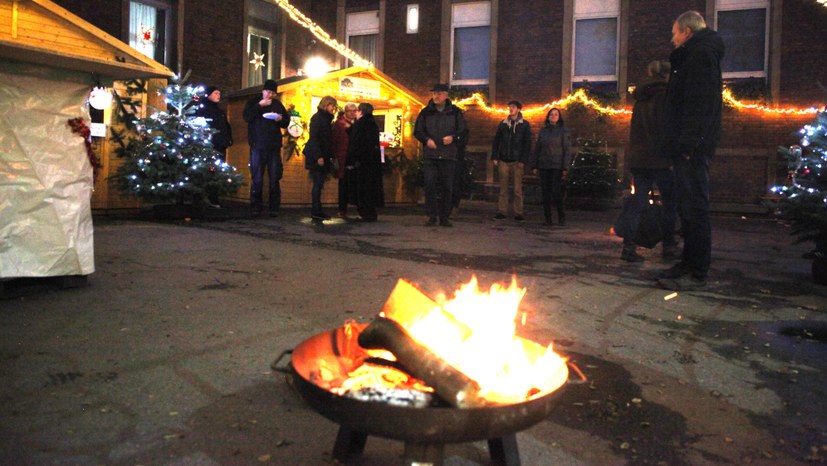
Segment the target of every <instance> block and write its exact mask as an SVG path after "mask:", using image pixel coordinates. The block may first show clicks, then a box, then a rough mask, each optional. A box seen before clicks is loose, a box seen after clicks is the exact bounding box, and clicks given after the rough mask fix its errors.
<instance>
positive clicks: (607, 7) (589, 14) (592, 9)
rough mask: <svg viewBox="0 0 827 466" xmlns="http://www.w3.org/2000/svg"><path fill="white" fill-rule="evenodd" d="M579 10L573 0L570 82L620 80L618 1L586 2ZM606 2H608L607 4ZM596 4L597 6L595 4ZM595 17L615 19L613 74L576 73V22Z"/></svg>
mask: <svg viewBox="0 0 827 466" xmlns="http://www.w3.org/2000/svg"><path fill="white" fill-rule="evenodd" d="M583 3H585V4H586V6H584V7H583V8H582V10H581V11H580V12H578V11H577V10H578V8H577V6H578V0H575V6H574V15H573V17H572V34H571V83H572V85H575V84H582V83H583V82H585V81H588V82H590V83H604V82H605V83H608V82H614V83H616V85H617V83H618V82H619V81H620V39H621V37H620V19H621V18H620V2H619V1H617V0H616V2H615V4H614V5H612V4H611V3H608V2H593V1H592V2H588V1H584V2H583ZM607 3H608V4H607ZM595 5H597V7H596V6H595ZM595 19H614V20H615V59H614V62H615V69H614V74H611V75H608V74H606V75H577V74H576V73H577V22H578V21H587V20H595Z"/></svg>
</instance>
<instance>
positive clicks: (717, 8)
mask: <svg viewBox="0 0 827 466" xmlns="http://www.w3.org/2000/svg"><path fill="white" fill-rule="evenodd" d="M56 3H58V4H60V5H61V6H63V7H65V8H67V9H68V10H70V11H72V12H74V13H75V14H77V15H79V16H81V17H82V18H84V19H86V20H87V21H89V22H91V23H93V24H95V25H97V26H98V27H100V28H101V29H103V30H105V31H107V32H109V33H110V34H112V35H114V36H116V37H120V38H121V39H122V40H124V41H125V42H127V43H130V40H131V41H132V43H133V44H134V43H136V39H135V37H136V36H139V35H140V33H141V32H142V30H141V29H140V28H144V30H143V31H144V32H146V31H147V30H151V33H152V34H155V37H153V39H154V43H153V47H150V48H149V49H148V50H147V52H146V53H148V54H152V55H153V57H154V58H155V59H156V60H158V61H160V62H162V63H164V64H166V65H167V66H168V67H170V68H171V69H173V70H178V71H179V72H182V71H186V70H192V78H191V81H193V82H203V83H211V84H216V85H219V86H221V87H222V89H224V90H225V92H228V93H232V92H233V91H237V90H240V89H244V88H247V87H251V86H255V85H259V84H260V83H261V82H263V80H264V79H267V78H271V77H272V78H276V79H277V78H280V77H286V76H293V75H296V74H297V73H298V72H299V70H300V69H301V68H302V67H303V66H304V63H305V61H306V60H307V59H308V58H310V57H311V56H321V57H323V58H325V59H326V60H327V61H328V63H330V64H331V66H332V67H333V68H339V67H344V66H347V63H346V60H345V59H344V58H342V57H340V56H338V55H337V54H336V53H335V52H333V51H332V50H331V49H330V48H329V47H327V46H326V45H325V44H323V43H321V41H319V40H317V39H316V38H315V37H314V36H313V35H312V34H310V32H309V31H308V30H306V29H305V28H304V27H302V26H300V25H299V24H297V23H296V22H294V21H292V20H290V18H289V17H288V15H287V14H286V13H285V12H284V11H283V10H282V9H280V8H279V7H278V6H277V1H275V0H198V1H195V0H131V1H130V0H121V1H120V2H111V1H104V0H56ZM113 3H116V5H119V6H120V8H114V9H113V8H112V4H113ZM290 4H291V5H293V6H295V7H296V8H298V9H299V10H301V11H302V12H303V13H304V14H306V15H307V16H308V17H310V18H311V19H312V20H313V21H314V22H315V23H316V24H317V25H318V26H319V27H321V28H322V29H324V30H325V31H327V32H328V33H330V35H331V36H333V37H335V38H336V39H338V40H339V41H340V42H342V43H346V44H349V45H350V46H351V48H353V49H354V50H356V51H357V52H359V53H360V54H361V55H363V56H365V57H366V58H368V59H370V60H372V61H373V62H374V63H375V64H376V66H377V68H379V69H380V70H382V71H383V72H385V73H386V74H387V75H389V76H392V77H393V78H394V79H396V80H397V81H398V82H400V83H401V84H403V85H405V86H406V87H408V88H409V89H411V90H413V91H414V92H415V93H417V94H418V95H419V96H420V97H421V98H422V99H423V100H425V101H427V99H428V97H429V93H428V90H429V89H430V86H431V85H432V84H433V83H435V82H450V83H451V84H452V86H454V87H455V88H456V89H457V92H458V93H462V92H466V93H470V92H471V91H480V92H482V93H483V94H484V95H485V96H486V99H487V100H488V101H489V102H491V103H492V104H493V105H496V106H504V104H505V103H506V102H508V101H509V100H511V99H518V100H520V101H522V102H523V104H524V106H525V107H536V106H540V105H543V104H545V103H548V102H551V101H554V100H557V99H560V98H561V97H565V96H566V95H568V94H569V93H570V92H571V91H572V90H573V89H577V88H579V87H583V86H586V85H588V86H589V87H590V89H591V92H592V93H593V95H598V96H601V97H602V100H603V101H604V102H607V103H608V104H610V105H613V106H616V107H623V106H630V105H631V102H630V101H629V102H627V99H628V92H627V90H628V89H629V87H630V86H633V85H634V84H635V83H637V82H640V81H641V80H642V79H643V76H644V72H645V68H646V64H647V63H648V62H649V61H651V60H656V59H666V58H667V57H668V55H669V52H670V51H671V44H670V42H669V40H670V28H671V23H672V20H673V19H674V18H675V17H676V16H677V15H678V14H680V13H681V12H683V11H686V10H689V9H695V10H698V11H700V12H702V13H703V14H704V16H705V17H706V18H707V21H708V23H709V24H710V26H711V27H713V28H714V29H716V30H718V31H719V33H721V35H722V36H723V37H724V39H725V42H726V44H727V58H726V61H725V63H724V67H725V70H726V72H725V78H726V80H727V81H728V83H729V86H730V88H731V89H733V91H734V92H735V94H736V98H739V99H742V100H746V101H750V102H755V101H759V102H761V103H763V104H765V105H767V106H770V107H787V106H793V107H800V108H806V107H811V106H816V107H821V106H823V104H824V103H825V101H827V98H826V97H827V96H825V93H824V91H823V90H822V89H821V88H820V87H819V83H827V63H825V62H824V61H823V60H819V59H818V58H817V57H821V56H824V54H825V53H827V27H825V26H827V8H825V7H824V6H822V5H820V4H819V3H818V2H816V0H787V1H782V0H681V1H678V0H638V1H634V2H633V1H630V0H600V1H598V0H560V1H553V0H543V1H518V0H484V1H456V0H455V1H452V0H410V1H408V0H406V1H393V0H391V1H388V0H335V1H334V0H321V1H319V0H317V1H312V0H292V1H291V2H290ZM414 19H416V21H415V22H414V21H413V20H414ZM142 22H144V23H147V24H150V26H146V25H145V24H141V23H142ZM138 42H140V41H138ZM144 45H146V44H144ZM255 54H258V55H260V56H263V60H264V64H265V65H266V66H264V67H256V66H255V65H254V64H251V63H250V61H251V59H253V58H254V57H255V56H256V55H255ZM629 100H630V99H629ZM564 113H565V114H566V115H565V116H566V122H567V124H568V125H569V126H570V127H571V128H572V131H573V134H574V136H575V137H597V138H599V139H601V140H604V141H606V145H607V147H608V148H609V149H610V150H611V151H613V152H616V153H617V154H618V163H619V165H620V167H621V169H622V165H623V154H624V147H625V145H626V142H627V139H628V129H629V128H628V124H629V117H628V116H601V115H599V114H597V113H596V112H594V111H591V110H586V111H579V112H571V113H570V112H569V111H568V110H564ZM543 116H544V115H542V114H540V113H537V114H536V115H534V116H532V117H531V122H532V126H533V127H534V130H535V132H536V130H537V129H538V128H539V127H540V125H541V123H542V119H543ZM467 117H468V120H469V122H470V126H471V131H472V136H471V142H470V147H469V148H470V151H471V152H473V153H474V154H476V157H477V162H478V163H477V177H478V180H479V181H480V182H482V183H490V182H492V181H493V171H492V170H491V167H490V164H489V163H488V162H487V159H486V157H487V154H488V153H489V152H490V142H491V139H492V138H493V133H494V128H495V127H496V123H497V121H498V120H499V118H501V117H500V116H499V115H497V114H492V113H489V112H487V111H485V110H484V109H483V108H481V107H477V106H469V107H468V111H467ZM811 118H812V115H803V116H795V115H779V114H772V113H767V112H761V111H758V110H743V109H735V108H732V107H727V108H726V109H725V111H724V128H723V138H722V141H721V144H720V147H719V150H718V154H717V157H716V158H715V159H714V161H713V167H712V169H711V174H712V177H713V179H712V196H713V202H714V204H715V206H716V208H718V209H730V208H732V209H736V210H744V209H747V208H750V207H755V206H758V205H759V204H760V201H761V199H762V197H763V196H764V195H765V194H766V193H767V188H768V187H769V186H771V185H773V184H775V183H776V182H777V180H778V179H779V177H780V176H783V168H782V169H781V170H779V165H778V157H777V155H776V148H777V147H778V146H780V145H781V146H785V145H790V144H793V143H796V141H797V138H796V137H795V135H794V132H795V131H796V130H797V129H798V128H800V127H801V126H802V125H803V124H804V123H806V122H807V121H809V120H810V119H811Z"/></svg>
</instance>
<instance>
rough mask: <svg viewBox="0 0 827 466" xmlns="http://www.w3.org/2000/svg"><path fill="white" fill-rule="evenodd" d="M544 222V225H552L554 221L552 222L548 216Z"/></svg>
mask: <svg viewBox="0 0 827 466" xmlns="http://www.w3.org/2000/svg"><path fill="white" fill-rule="evenodd" d="M544 223H545V224H546V225H548V226H552V225H554V222H553V221H552V220H551V219H550V218H546V220H545V222H544Z"/></svg>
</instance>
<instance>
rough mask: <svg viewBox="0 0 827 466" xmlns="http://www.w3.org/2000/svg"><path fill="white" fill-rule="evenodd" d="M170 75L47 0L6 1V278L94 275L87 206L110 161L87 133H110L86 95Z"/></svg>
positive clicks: (1, 17) (2, 237)
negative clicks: (96, 120) (94, 121)
mask: <svg viewBox="0 0 827 466" xmlns="http://www.w3.org/2000/svg"><path fill="white" fill-rule="evenodd" d="M172 75H173V73H172V71H170V70H169V69H167V68H166V67H164V66H163V65H161V64H159V63H157V62H155V61H153V60H152V59H150V58H148V57H146V56H144V55H143V54H141V53H140V52H138V51H136V50H134V49H132V48H131V47H129V46H127V45H126V44H124V43H123V42H121V41H120V40H118V39H116V38H114V37H112V36H110V35H109V34H107V33H105V32H103V31H102V30H100V29H98V28H97V27H95V26H93V25H91V24H89V23H87V22H86V21H84V20H82V19H80V18H79V17H77V16H75V15H74V14H72V13H70V12H69V11H67V10H65V9H63V8H61V7H60V6H58V5H56V4H54V3H52V2H51V1H48V0H0V95H2V96H3V97H2V98H0V146H2V147H0V279H2V278H15V277H46V276H49V277H53V276H75V277H85V276H86V275H88V274H90V273H92V272H94V242H93V228H92V215H91V207H92V204H93V197H94V196H97V198H98V199H99V202H101V203H102V204H106V203H107V201H106V196H108V195H109V194H108V189H107V184H106V174H107V173H108V170H109V168H110V165H111V164H110V157H109V153H108V150H106V149H105V141H106V138H105V137H100V138H94V137H93V138H91V140H90V138H88V137H84V133H85V132H86V131H90V130H92V131H93V133H92V134H96V133H95V132H94V131H100V133H98V134H101V135H106V134H107V128H106V127H105V126H102V127H95V128H90V126H91V125H90V112H89V106H88V103H87V101H88V100H89V98H90V91H91V90H92V88H93V87H94V86H111V85H112V84H113V83H114V82H115V81H116V80H121V79H132V78H144V79H147V78H166V77H169V76H172ZM102 94H103V95H104V97H105V96H107V95H109V91H108V90H106V91H103V92H102ZM144 108H145V107H144ZM106 118H108V110H106V109H105V110H104V123H103V124H104V125H105V119H106ZM70 120H73V124H74V125H75V127H74V128H73V127H71V126H70ZM85 134H88V133H85ZM95 157H97V158H99V159H101V160H102V162H103V169H102V173H99V174H98V176H97V179H95V178H94V177H93V169H92V162H91V159H93V158H95ZM93 183H94V184H93ZM96 188H97V189H96ZM93 191H94V195H93ZM101 196H103V197H101Z"/></svg>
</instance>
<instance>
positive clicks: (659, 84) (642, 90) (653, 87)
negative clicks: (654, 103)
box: [632, 80, 666, 102]
mask: <svg viewBox="0 0 827 466" xmlns="http://www.w3.org/2000/svg"><path fill="white" fill-rule="evenodd" d="M665 91H666V81H663V80H657V81H648V82H645V83H643V84H640V85H638V86H637V87H636V88H635V91H634V92H633V93H632V96H634V98H635V101H637V102H644V101H647V100H650V99H651V98H652V97H654V96H655V95H657V94H658V93H659V92H661V93H662V92H665Z"/></svg>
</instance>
